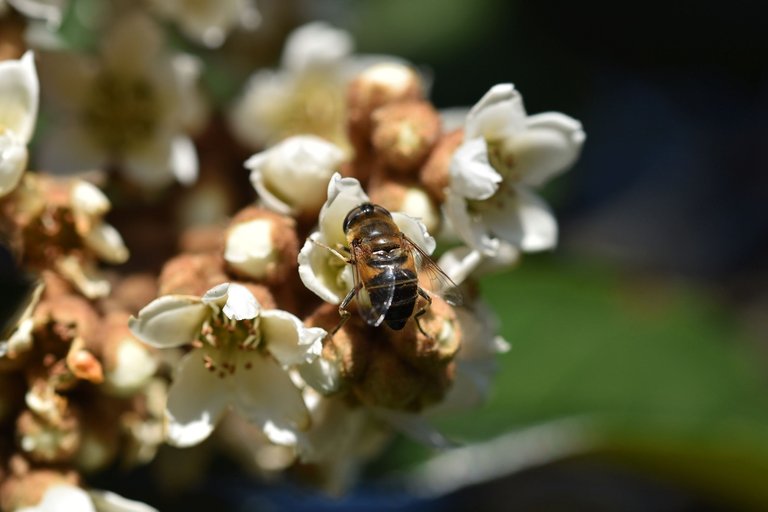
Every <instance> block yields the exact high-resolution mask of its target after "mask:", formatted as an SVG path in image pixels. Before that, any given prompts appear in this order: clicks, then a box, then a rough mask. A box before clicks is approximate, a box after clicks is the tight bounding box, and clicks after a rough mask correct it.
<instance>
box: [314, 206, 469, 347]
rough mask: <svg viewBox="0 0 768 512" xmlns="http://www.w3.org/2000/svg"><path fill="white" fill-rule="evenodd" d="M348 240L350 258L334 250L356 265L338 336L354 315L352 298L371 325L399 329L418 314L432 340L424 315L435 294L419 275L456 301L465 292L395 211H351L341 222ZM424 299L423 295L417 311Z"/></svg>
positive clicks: (377, 208)
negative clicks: (407, 230) (406, 230)
mask: <svg viewBox="0 0 768 512" xmlns="http://www.w3.org/2000/svg"><path fill="white" fill-rule="evenodd" d="M342 227H343V229H344V234H345V235H346V237H347V242H348V244H349V257H348V258H347V257H345V256H343V255H342V254H341V253H339V252H337V251H335V250H333V249H331V248H330V247H326V249H330V250H331V251H332V252H333V253H335V254H336V255H337V256H338V257H340V258H342V259H344V260H345V261H346V262H347V263H349V264H351V265H352V266H353V275H354V286H353V287H352V289H351V290H350V291H349V293H348V294H347V295H346V297H344V300H342V301H341V304H339V315H340V316H341V319H340V320H339V323H338V324H337V325H336V327H335V328H334V329H333V330H332V331H331V332H330V334H329V335H330V336H333V335H334V334H335V333H336V332H337V331H338V330H339V329H341V327H342V326H343V325H344V323H345V322H346V321H347V320H348V319H349V317H350V316H351V313H350V312H349V311H348V310H347V307H348V306H349V304H350V302H352V300H353V299H355V298H357V305H358V310H359V311H360V315H361V316H362V318H363V319H364V320H365V321H366V322H367V323H368V324H369V325H372V326H379V325H381V324H382V323H385V324H386V325H387V326H388V327H390V328H391V329H394V330H400V329H402V328H403V327H405V325H406V323H407V322H408V320H409V319H410V318H411V317H413V319H414V321H415V322H416V326H417V327H418V328H419V330H420V331H421V332H422V333H423V334H424V335H425V336H427V337H428V338H432V336H431V335H430V334H428V333H427V332H425V331H424V328H423V327H422V325H421V323H420V321H419V319H420V317H421V316H422V315H424V314H425V313H426V312H427V310H428V309H429V306H430V305H431V304H432V297H431V296H430V294H429V293H428V292H427V291H425V290H424V289H423V288H422V287H421V286H420V285H419V274H420V272H421V273H422V275H424V274H426V275H427V276H429V279H430V281H431V283H432V287H431V288H432V289H433V290H434V291H435V292H438V290H439V293H440V295H441V296H442V297H443V298H444V299H445V300H446V302H448V303H449V304H451V305H454V306H458V305H460V304H461V293H460V292H459V291H458V288H457V287H456V285H455V284H454V283H453V281H451V279H450V278H449V277H448V276H447V275H446V274H445V272H443V271H442V270H440V267H438V266H437V264H436V263H435V262H434V261H432V259H431V258H430V257H429V255H428V254H427V253H426V252H424V250H423V249H421V248H420V247H419V246H418V245H416V243H414V242H413V241H412V240H411V239H410V238H408V237H407V236H406V235H405V234H404V233H403V232H402V231H400V228H398V227H397V224H395V221H394V220H393V219H392V214H391V213H389V211H388V210H386V209H385V208H384V207H382V206H379V205H377V204H371V203H363V204H361V205H359V206H357V207H355V208H353V209H352V210H350V212H349V213H348V214H347V216H346V217H345V219H344V223H343V225H342ZM419 298H421V299H423V301H422V303H421V304H422V305H421V307H419V308H418V309H417V307H416V306H417V303H418V302H419Z"/></svg>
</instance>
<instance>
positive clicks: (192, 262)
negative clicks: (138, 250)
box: [158, 253, 228, 296]
mask: <svg viewBox="0 0 768 512" xmlns="http://www.w3.org/2000/svg"><path fill="white" fill-rule="evenodd" d="M226 281H228V279H227V275H226V274H225V272H224V260H223V258H222V257H221V256H219V255H217V254H210V253H205V254H180V255H179V256H176V257H175V258H172V259H170V260H169V261H168V262H167V263H166V264H165V265H164V266H163V270H162V271H161V272H160V277H159V279H158V288H159V289H158V293H159V295H174V294H178V295H196V296H200V295H203V294H204V293H205V292H206V291H208V290H209V289H210V288H211V286H213V285H215V284H218V283H223V282H226Z"/></svg>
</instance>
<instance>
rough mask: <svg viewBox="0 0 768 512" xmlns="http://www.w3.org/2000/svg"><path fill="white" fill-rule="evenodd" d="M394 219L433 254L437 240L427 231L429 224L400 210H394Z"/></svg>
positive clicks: (404, 231)
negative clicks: (426, 224)
mask: <svg viewBox="0 0 768 512" xmlns="http://www.w3.org/2000/svg"><path fill="white" fill-rule="evenodd" d="M392 220H394V221H395V224H397V227H398V228H400V231H402V232H403V233H404V234H405V236H407V237H408V238H410V239H411V240H413V241H414V243H416V245H418V246H419V247H420V248H421V249H422V250H423V251H424V252H426V253H427V254H432V253H433V252H434V251H435V247H437V242H435V239H434V237H433V236H432V235H430V234H429V233H428V232H427V226H425V225H424V223H423V222H421V221H420V220H417V219H414V218H413V217H411V216H410V215H406V214H404V213H400V212H392Z"/></svg>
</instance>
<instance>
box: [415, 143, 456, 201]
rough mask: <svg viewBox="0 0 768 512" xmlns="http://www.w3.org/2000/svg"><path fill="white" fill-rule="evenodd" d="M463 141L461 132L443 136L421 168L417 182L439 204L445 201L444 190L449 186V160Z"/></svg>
mask: <svg viewBox="0 0 768 512" xmlns="http://www.w3.org/2000/svg"><path fill="white" fill-rule="evenodd" d="M463 141H464V131H463V130H456V131H454V132H451V133H448V134H446V135H443V136H442V137H441V138H440V139H439V140H438V141H437V144H436V145H435V147H434V149H433V150H432V153H431V154H430V155H429V159H427V162H426V163H425V164H424V166H423V167H422V168H421V173H420V174H419V180H420V181H421V183H422V184H423V185H424V188H426V190H427V192H429V194H430V195H431V196H432V197H433V198H434V199H435V201H437V202H438V203H439V204H442V203H443V202H444V201H445V189H446V188H448V186H449V185H450V184H451V176H450V173H449V171H448V169H449V167H450V164H451V159H452V158H453V154H454V153H455V152H456V149H457V148H458V147H459V146H460V145H461V143H462V142H463Z"/></svg>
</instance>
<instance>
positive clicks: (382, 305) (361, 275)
mask: <svg viewBox="0 0 768 512" xmlns="http://www.w3.org/2000/svg"><path fill="white" fill-rule="evenodd" d="M357 252H358V251H355V264H354V265H353V272H352V274H353V275H354V280H355V287H358V286H359V287H360V291H359V292H358V293H357V309H358V311H360V316H361V317H363V320H365V321H366V323H368V325H372V326H374V327H377V326H379V325H381V323H382V322H383V321H384V317H385V316H386V315H387V311H389V307H390V306H391V305H392V298H393V297H394V296H395V282H394V281H389V282H377V281H375V280H374V279H373V277H375V275H376V270H375V269H370V268H369V267H368V266H367V265H365V263H363V262H362V260H361V258H360V257H359V255H358V254H357ZM369 273H370V275H368V274H369ZM360 283H362V285H360Z"/></svg>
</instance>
